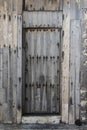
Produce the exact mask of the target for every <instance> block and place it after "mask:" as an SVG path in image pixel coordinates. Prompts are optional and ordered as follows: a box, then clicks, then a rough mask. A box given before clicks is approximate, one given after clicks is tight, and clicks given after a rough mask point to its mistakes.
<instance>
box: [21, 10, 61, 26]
mask: <svg viewBox="0 0 87 130" xmlns="http://www.w3.org/2000/svg"><path fill="white" fill-rule="evenodd" d="M23 27H24V28H29V27H32V28H34V27H36V28H37V27H38V28H44V27H48V28H49V27H51V28H52V27H54V28H56V27H58V28H62V11H53V12H52V11H43V12H42V11H31V12H28V11H23Z"/></svg>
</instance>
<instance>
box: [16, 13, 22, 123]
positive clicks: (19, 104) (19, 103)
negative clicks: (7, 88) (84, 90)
mask: <svg viewBox="0 0 87 130" xmlns="http://www.w3.org/2000/svg"><path fill="white" fill-rule="evenodd" d="M17 28H18V30H17V37H18V41H17V46H18V54H17V64H18V65H17V99H16V100H17V123H21V117H22V16H21V15H18V24H17Z"/></svg>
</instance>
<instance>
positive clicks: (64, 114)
mask: <svg viewBox="0 0 87 130" xmlns="http://www.w3.org/2000/svg"><path fill="white" fill-rule="evenodd" d="M17 7H18V10H17V18H18V19H17V21H18V22H17V26H18V30H17V35H18V37H17V39H18V40H17V44H18V75H19V79H18V87H17V96H18V97H19V95H20V97H19V98H18V99H17V106H18V107H17V108H18V109H17V123H21V121H22V80H21V79H22V11H23V9H22V7H23V1H22V0H20V1H18V2H17ZM63 18H64V19H63V28H62V74H61V75H62V76H61V90H62V91H61V121H62V122H64V123H68V122H69V69H70V68H69V48H70V47H69V45H70V0H64V3H63ZM66 73H67V75H66ZM22 123H23V122H22Z"/></svg>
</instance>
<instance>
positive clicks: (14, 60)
mask: <svg viewBox="0 0 87 130" xmlns="http://www.w3.org/2000/svg"><path fill="white" fill-rule="evenodd" d="M17 42H18V41H17V14H16V13H13V42H12V59H11V60H12V65H13V66H12V68H11V69H12V89H13V122H14V123H16V122H17Z"/></svg>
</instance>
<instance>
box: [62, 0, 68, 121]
mask: <svg viewBox="0 0 87 130" xmlns="http://www.w3.org/2000/svg"><path fill="white" fill-rule="evenodd" d="M63 18H64V19H63V28H62V30H63V32H62V77H61V85H62V86H61V91H62V95H61V96H62V97H61V99H62V101H61V102H62V122H66V123H68V121H69V118H68V117H69V115H68V114H69V113H68V111H69V76H70V68H69V57H70V55H69V49H70V0H64V3H63Z"/></svg>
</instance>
